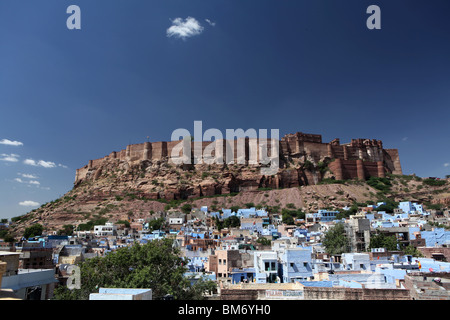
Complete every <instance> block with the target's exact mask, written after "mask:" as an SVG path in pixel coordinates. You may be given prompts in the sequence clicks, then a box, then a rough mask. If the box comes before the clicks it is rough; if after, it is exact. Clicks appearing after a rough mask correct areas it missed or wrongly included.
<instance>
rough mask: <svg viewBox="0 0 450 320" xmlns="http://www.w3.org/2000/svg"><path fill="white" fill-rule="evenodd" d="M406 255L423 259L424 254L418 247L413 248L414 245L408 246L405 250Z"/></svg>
mask: <svg viewBox="0 0 450 320" xmlns="http://www.w3.org/2000/svg"><path fill="white" fill-rule="evenodd" d="M403 253H404V254H407V255H411V256H413V257H419V258H420V257H423V254H422V252H420V251H419V250H417V248H416V247H413V246H412V245H408V246H407V247H406V248H405V249H404V250H403Z"/></svg>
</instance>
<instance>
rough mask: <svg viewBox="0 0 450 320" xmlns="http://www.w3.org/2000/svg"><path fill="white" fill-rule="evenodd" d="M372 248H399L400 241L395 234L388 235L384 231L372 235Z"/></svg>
mask: <svg viewBox="0 0 450 320" xmlns="http://www.w3.org/2000/svg"><path fill="white" fill-rule="evenodd" d="M369 248H370V249H374V248H386V250H389V251H396V250H398V241H397V238H395V236H386V235H384V234H383V233H379V234H375V235H371V236H370V245H369Z"/></svg>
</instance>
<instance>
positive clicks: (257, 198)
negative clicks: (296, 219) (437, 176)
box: [12, 166, 450, 236]
mask: <svg viewBox="0 0 450 320" xmlns="http://www.w3.org/2000/svg"><path fill="white" fill-rule="evenodd" d="M111 169H113V168H111ZM210 169H211V170H209V171H206V170H205V171H203V173H202V174H199V175H197V174H194V173H192V172H187V173H188V174H186V172H185V173H180V172H177V171H176V170H174V168H171V167H165V166H159V167H153V166H151V167H147V168H139V167H138V168H132V169H131V170H130V168H128V171H127V170H126V168H114V171H112V170H109V171H108V170H105V171H103V173H102V174H101V175H99V176H98V177H97V178H96V179H95V180H92V181H86V182H84V183H82V184H79V185H77V186H76V187H74V188H73V189H72V190H71V191H69V192H68V193H67V194H65V195H64V196H63V197H61V198H60V199H56V200H55V201H52V202H50V203H46V204H44V205H42V206H41V207H40V208H38V209H36V210H33V211H31V212H29V213H28V214H26V215H24V216H21V217H17V218H15V219H14V221H15V222H14V224H13V226H12V233H13V234H14V235H15V236H21V235H22V234H23V231H24V229H25V228H26V227H28V226H30V225H31V224H34V223H39V224H41V225H43V226H44V230H45V231H58V230H61V229H62V228H63V226H64V225H85V226H86V225H88V224H89V223H90V224H91V225H92V224H95V223H96V222H98V221H105V220H106V221H111V222H117V221H120V220H131V219H137V218H144V219H148V218H150V219H151V218H156V217H159V216H160V215H161V213H162V212H164V213H166V212H168V211H169V212H174V211H175V212H176V211H181V208H182V206H183V205H184V204H190V205H191V206H192V207H193V208H200V207H201V206H208V207H210V208H213V209H216V210H220V209H222V208H230V207H232V206H239V207H248V206H251V205H254V206H258V207H270V208H271V209H272V211H273V212H277V211H278V212H279V211H281V209H283V208H286V207H289V208H292V207H295V208H297V209H302V210H303V211H305V212H314V211H316V210H318V209H321V208H329V209H332V208H336V209H337V208H342V207H344V206H351V205H352V204H354V203H358V204H360V205H362V204H364V203H368V204H370V203H376V202H377V201H382V200H383V199H387V198H389V199H392V200H395V201H403V200H410V201H418V202H421V203H425V204H426V205H428V206H429V207H433V208H435V207H442V206H448V204H449V202H450V191H449V189H448V186H449V182H450V180H449V179H447V180H432V179H422V178H419V177H416V176H412V175H411V176H406V175H388V177H387V178H371V179H369V180H367V181H364V182H363V181H358V180H347V181H337V180H332V179H327V178H325V179H323V180H322V182H321V183H320V184H317V185H306V186H296V187H287V188H281V189H270V188H259V189H256V190H247V191H245V190H244V191H241V192H239V193H230V194H224V195H214V194H213V195H206V196H205V195H203V194H198V195H197V196H190V197H188V199H174V200H171V201H169V200H166V199H154V198H151V197H148V194H149V192H148V191H149V190H150V191H151V190H159V191H158V192H160V191H161V190H162V191H163V192H170V190H171V189H170V186H172V185H176V186H179V185H180V184H183V181H184V180H186V181H188V180H189V181H190V182H191V183H190V184H187V185H193V184H197V183H198V185H200V186H202V187H203V188H206V189H207V188H214V186H215V184H217V183H221V181H224V180H229V179H233V177H231V176H229V175H227V174H221V172H219V171H216V170H214V168H210ZM252 170H253V169H251V168H240V171H239V168H237V171H236V175H235V176H234V179H235V178H236V177H238V178H239V177H241V176H245V175H251V174H252V173H254V172H252ZM156 172H158V174H155V173H156ZM204 172H207V174H204ZM145 191H146V192H145Z"/></svg>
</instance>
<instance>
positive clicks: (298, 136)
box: [75, 132, 402, 200]
mask: <svg viewBox="0 0 450 320" xmlns="http://www.w3.org/2000/svg"><path fill="white" fill-rule="evenodd" d="M242 139H243V142H244V146H245V147H244V150H245V153H244V158H245V161H244V162H238V161H235V164H228V163H223V164H218V163H214V164H205V163H198V164H191V165H185V164H181V165H176V164H174V162H173V157H171V155H172V154H173V152H172V151H174V148H175V147H176V146H177V145H179V144H180V143H181V142H182V141H181V140H180V141H170V142H165V141H162V142H145V143H140V144H132V145H128V146H127V147H126V149H124V150H121V151H118V152H116V151H113V152H111V153H110V154H109V155H107V156H105V157H103V158H100V159H96V160H89V162H88V164H87V165H86V166H84V167H82V168H80V169H77V170H76V176H75V188H77V187H78V186H81V185H83V183H86V182H89V181H97V180H102V179H106V178H108V179H109V181H113V180H114V179H116V180H117V179H119V180H120V181H121V182H122V183H123V182H126V181H128V182H131V181H133V182H134V183H133V184H134V185H135V186H134V187H133V188H134V191H136V192H137V193H139V194H140V195H141V196H145V197H147V198H149V199H167V200H171V199H188V198H195V197H200V196H211V195H215V194H228V193H236V192H240V191H248V190H258V189H261V188H271V189H279V188H289V187H296V186H302V185H315V184H318V183H319V182H320V181H322V180H323V179H336V180H346V179H360V180H366V179H368V178H370V177H385V176H386V174H388V173H392V174H398V175H401V174H402V168H401V164H400V158H399V154H398V150H397V149H384V148H383V143H382V141H380V140H375V139H352V140H351V141H350V142H349V143H340V140H339V139H334V140H332V141H330V142H323V141H322V136H321V135H319V134H306V133H302V132H297V133H295V134H287V135H285V136H284V137H282V138H281V139H280V140H279V141H277V142H276V143H278V148H279V169H278V171H277V173H276V174H274V175H270V176H269V175H263V174H261V173H260V172H259V171H258V170H257V169H258V168H260V167H261V166H262V165H261V164H250V163H249V161H248V160H249V158H250V154H249V153H250V151H251V150H252V143H253V142H255V141H253V140H254V139H249V138H242ZM256 140H258V139H256ZM224 142H225V143H223V144H221V146H222V147H223V150H221V152H217V150H218V149H215V151H214V152H213V155H216V156H219V154H220V156H222V157H224V156H226V152H227V149H226V147H225V146H226V144H229V145H234V146H237V144H238V140H234V141H229V140H224ZM256 142H257V143H258V141H256ZM195 143H196V142H194V141H192V142H191V144H192V147H191V150H192V155H191V156H192V157H194V149H195V146H194V144H195ZM217 143H219V141H213V142H211V141H207V142H205V141H203V142H201V148H202V151H203V150H205V148H207V147H208V146H210V145H211V144H217ZM234 157H236V154H235V155H234ZM234 159H235V160H237V159H236V158H234ZM193 163H194V162H193ZM105 189H108V190H107V193H108V195H111V194H114V187H113V186H110V188H103V192H106V190H105ZM120 192H121V193H123V190H121V191H120ZM98 196H99V197H101V196H102V195H101V194H99V195H98Z"/></svg>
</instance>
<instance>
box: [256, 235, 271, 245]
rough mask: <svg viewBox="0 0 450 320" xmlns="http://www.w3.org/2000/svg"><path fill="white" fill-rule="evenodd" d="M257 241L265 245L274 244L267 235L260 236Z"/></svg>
mask: <svg viewBox="0 0 450 320" xmlns="http://www.w3.org/2000/svg"><path fill="white" fill-rule="evenodd" d="M256 242H257V243H259V244H262V245H263V246H270V245H271V244H272V241H270V240H269V239H267V238H265V237H261V238H258V240H256Z"/></svg>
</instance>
